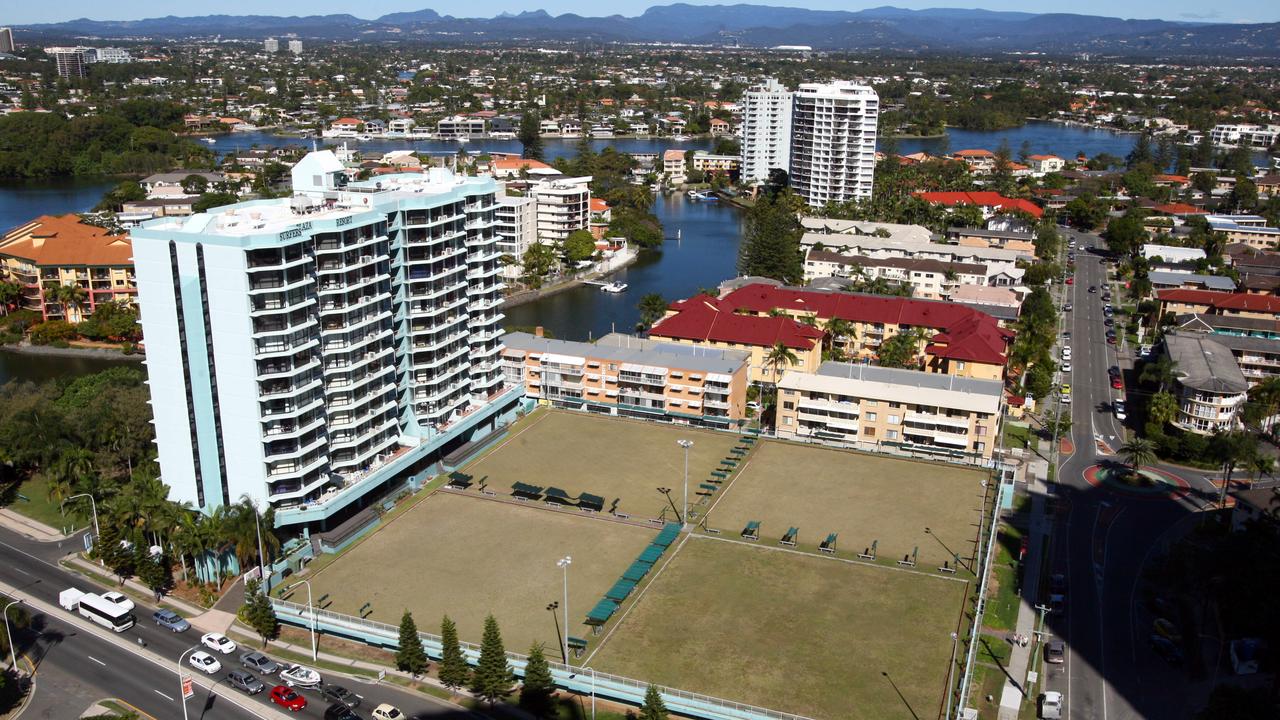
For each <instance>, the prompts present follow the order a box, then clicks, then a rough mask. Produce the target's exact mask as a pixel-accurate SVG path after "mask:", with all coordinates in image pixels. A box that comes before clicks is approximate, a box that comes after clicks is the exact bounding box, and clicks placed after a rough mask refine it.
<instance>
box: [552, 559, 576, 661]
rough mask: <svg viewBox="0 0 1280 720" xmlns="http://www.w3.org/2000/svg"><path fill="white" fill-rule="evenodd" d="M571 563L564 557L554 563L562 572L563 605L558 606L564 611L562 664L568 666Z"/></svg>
mask: <svg viewBox="0 0 1280 720" xmlns="http://www.w3.org/2000/svg"><path fill="white" fill-rule="evenodd" d="M572 563H573V558H572V557H570V556H568V555H565V556H564V557H562V558H560V559H559V560H557V561H556V567H558V568H560V569H561V570H562V571H564V603H563V604H561V605H560V607H561V609H562V610H564V648H562V649H563V650H564V664H565V665H569V664H571V663H570V662H569V565H570V564H572Z"/></svg>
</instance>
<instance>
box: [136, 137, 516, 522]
mask: <svg viewBox="0 0 1280 720" xmlns="http://www.w3.org/2000/svg"><path fill="white" fill-rule="evenodd" d="M344 179H345V174H344V172H343V166H342V164H341V163H340V162H338V160H337V158H336V157H335V156H334V155H333V154H332V153H331V152H329V151H324V152H319V153H312V154H311V155H308V156H307V157H306V158H304V159H303V160H302V161H301V162H299V163H298V164H297V165H296V166H295V167H294V170H293V180H294V192H295V195H294V197H293V198H288V199H273V200H257V201H251V202H245V203H239V204H236V205H231V206H226V207H221V208H218V209H216V210H214V211H211V212H207V213H201V214H197V215H192V216H189V217H182V218H162V219H158V220H155V221H152V222H149V223H146V224H145V225H144V226H143V227H141V228H139V229H138V230H136V231H135V234H134V236H133V237H134V261H135V266H136V272H137V275H138V286H139V304H140V305H141V306H142V308H143V309H142V312H143V314H144V315H145V319H144V320H143V321H142V324H143V329H144V332H145V333H146V335H147V340H148V343H147V350H148V356H147V365H148V376H149V380H148V383H149V385H150V390H151V398H152V409H153V412H154V417H155V429H156V442H157V445H158V450H159V462H160V471H161V476H162V478H163V479H164V482H165V483H167V484H168V485H169V486H170V487H171V488H172V490H171V496H172V498H173V499H174V500H178V501H184V500H185V501H190V502H191V503H192V504H193V505H194V506H196V507H198V508H201V509H202V510H206V511H207V510H211V509H212V508H215V507H217V506H219V505H223V504H227V503H232V502H236V501H238V499H239V498H240V497H241V496H242V495H247V496H248V497H249V498H250V499H251V500H252V501H253V502H254V503H255V504H256V505H258V506H259V507H265V506H266V505H267V504H270V505H271V506H273V507H275V509H276V524H277V526H304V527H315V528H321V527H326V526H329V525H330V524H331V523H332V522H337V521H340V519H341V518H342V517H344V512H349V511H351V510H354V509H358V508H359V507H362V506H363V505H365V504H368V502H369V501H370V500H369V499H368V498H369V497H375V496H377V495H378V493H377V492H376V491H379V490H382V491H387V490H388V489H390V488H392V487H393V486H395V487H398V486H400V484H401V483H403V482H405V478H406V477H407V476H409V475H412V474H414V473H422V472H425V471H426V468H427V467H429V466H430V464H431V463H432V462H434V460H435V458H436V457H437V455H438V454H439V453H440V452H442V451H444V450H445V449H446V448H447V447H448V446H450V445H451V444H457V443H459V442H465V441H466V440H467V439H471V438H473V437H475V436H476V435H477V433H484V432H487V431H488V430H491V429H492V428H493V427H494V426H495V425H496V424H497V423H498V422H499V416H502V415H503V413H506V412H508V411H509V410H510V409H511V407H512V406H513V405H514V403H515V402H516V400H517V399H518V397H519V395H518V390H519V389H518V388H511V387H508V386H506V385H504V381H503V377H502V373H501V366H500V356H501V352H502V346H501V341H500V338H501V335H502V327H501V320H502V318H503V316H502V314H501V313H500V312H499V311H498V307H499V305H500V304H501V301H502V298H501V290H502V287H503V286H502V284H501V281H500V278H499V271H500V267H499V264H498V257H499V252H498V249H497V236H496V234H495V232H494V224H495V221H494V213H495V210H496V202H495V199H494V194H495V192H496V189H497V186H496V185H495V183H493V181H492V180H490V179H487V178H460V177H456V176H454V175H452V174H450V173H449V172H447V171H445V170H443V169H439V168H436V169H433V170H432V171H431V172H430V173H428V174H425V175H422V174H405V175H389V176H383V177H381V178H378V179H377V181H376V182H374V181H370V182H367V183H352V184H350V185H348V184H346V183H345V182H344Z"/></svg>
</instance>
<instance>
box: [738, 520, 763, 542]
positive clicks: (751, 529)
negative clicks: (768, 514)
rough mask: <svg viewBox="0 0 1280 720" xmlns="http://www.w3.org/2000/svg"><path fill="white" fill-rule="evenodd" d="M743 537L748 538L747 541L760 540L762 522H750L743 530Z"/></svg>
mask: <svg viewBox="0 0 1280 720" xmlns="http://www.w3.org/2000/svg"><path fill="white" fill-rule="evenodd" d="M742 537H744V538H746V539H747V540H759V539H760V521H759V520H748V521H747V526H746V527H744V528H742Z"/></svg>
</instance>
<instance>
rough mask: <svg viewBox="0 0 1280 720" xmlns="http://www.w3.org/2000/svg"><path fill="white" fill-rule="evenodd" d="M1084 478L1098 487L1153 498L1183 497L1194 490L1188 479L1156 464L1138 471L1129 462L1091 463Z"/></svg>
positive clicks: (1137, 496) (1123, 493) (1131, 495)
mask: <svg viewBox="0 0 1280 720" xmlns="http://www.w3.org/2000/svg"><path fill="white" fill-rule="evenodd" d="M1084 479H1085V480H1087V481H1088V482H1089V484H1090V485H1092V486H1093V487H1096V488H1105V489H1107V490H1111V491H1112V492H1115V493H1119V494H1121V495H1128V496H1130V497H1136V498H1148V499H1152V500H1155V499H1160V498H1179V497H1182V496H1184V495H1186V494H1187V493H1189V492H1190V491H1191V485H1190V483H1188V482H1187V481H1186V480H1183V479H1182V478H1180V477H1178V476H1177V475H1174V474H1173V473H1168V472H1165V471H1163V470H1157V469H1155V468H1152V467H1143V468H1141V469H1139V470H1138V471H1137V472H1136V473H1135V472H1134V471H1133V470H1132V469H1131V468H1129V467H1127V466H1125V465H1118V464H1117V465H1108V466H1103V465H1090V466H1089V467H1087V468H1085V471H1084Z"/></svg>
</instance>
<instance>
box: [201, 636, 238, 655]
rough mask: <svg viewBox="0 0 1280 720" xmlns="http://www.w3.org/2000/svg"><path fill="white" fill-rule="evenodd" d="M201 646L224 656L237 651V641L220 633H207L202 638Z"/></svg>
mask: <svg viewBox="0 0 1280 720" xmlns="http://www.w3.org/2000/svg"><path fill="white" fill-rule="evenodd" d="M200 644H201V645H204V646H205V647H207V648H209V649H210V650H216V651H217V652H220V653H222V654H223V655H230V654H231V653H233V652H235V651H236V643H235V641H234V640H232V639H231V638H229V637H227V636H226V635H220V634H218V633H206V634H204V635H202V636H200Z"/></svg>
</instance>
